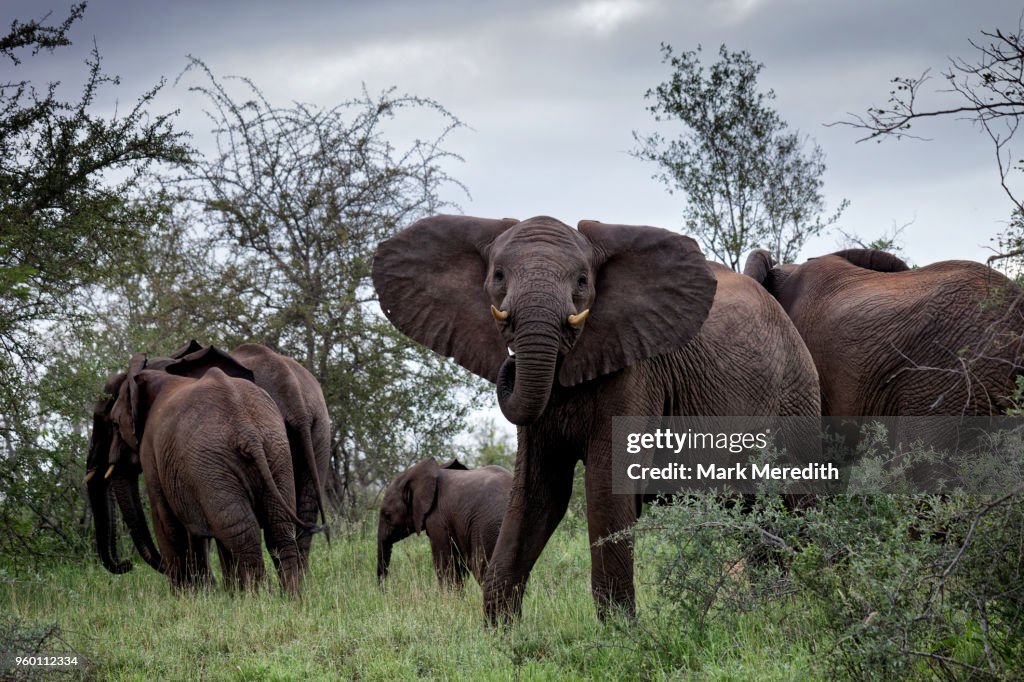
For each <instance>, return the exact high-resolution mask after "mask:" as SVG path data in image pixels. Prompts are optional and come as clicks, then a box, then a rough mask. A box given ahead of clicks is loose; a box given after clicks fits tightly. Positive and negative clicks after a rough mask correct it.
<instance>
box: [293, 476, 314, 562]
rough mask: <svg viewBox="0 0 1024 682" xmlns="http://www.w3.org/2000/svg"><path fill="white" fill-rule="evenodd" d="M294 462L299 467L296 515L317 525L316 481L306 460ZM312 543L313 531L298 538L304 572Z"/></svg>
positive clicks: (311, 524)
mask: <svg viewBox="0 0 1024 682" xmlns="http://www.w3.org/2000/svg"><path fill="white" fill-rule="evenodd" d="M292 464H293V466H296V467H298V468H296V469H295V504H296V516H298V517H299V519H301V520H302V522H303V523H305V524H307V525H310V526H314V525H317V521H318V520H319V519H318V518H317V515H318V513H319V512H318V511H317V506H316V483H315V482H314V480H313V477H312V476H310V475H309V472H308V471H307V468H306V465H305V462H304V461H298V462H296V461H295V460H293V461H292ZM312 543H313V535H312V534H311V533H303V534H302V535H301V536H300V537H299V538H297V539H296V544H297V545H298V549H299V567H300V570H302V572H303V573H305V572H306V569H307V568H308V567H309V548H310V545H312Z"/></svg>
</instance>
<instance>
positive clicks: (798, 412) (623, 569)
mask: <svg viewBox="0 0 1024 682" xmlns="http://www.w3.org/2000/svg"><path fill="white" fill-rule="evenodd" d="M373 282H374V286H375V287H376V290H377V293H378V295H379V298H380V304H381V308H382V309H383V311H384V313H385V315H386V316H387V317H388V319H389V320H391V322H392V323H393V324H394V325H395V326H396V327H397V328H398V329H400V330H401V331H402V332H404V333H405V334H407V335H408V336H410V337H411V338H413V339H414V340H416V341H419V342H420V343H423V344H425V345H426V346H428V347H430V348H432V349H433V350H435V351H436V352H438V353H440V354H442V355H445V356H449V357H453V358H454V359H455V360H456V362H458V363H459V364H461V365H462V366H464V367H466V368H467V369H469V370H470V371H472V372H475V373H476V374H478V375H480V376H482V377H484V378H485V379H487V380H489V381H491V382H493V383H495V384H496V387H497V398H498V404H499V406H500V407H501V410H502V412H503V413H504V414H505V416H506V418H508V419H509V421H511V422H512V423H514V424H517V425H518V426H519V429H518V451H517V455H516V467H515V473H514V480H513V484H512V490H511V492H510V494H509V501H508V507H507V510H506V512H505V517H504V519H503V522H502V525H501V532H500V534H499V536H498V542H497V545H496V546H495V548H494V553H493V554H492V556H491V561H490V565H489V567H488V570H487V576H486V578H485V580H484V589H483V592H484V609H485V612H486V615H487V617H488V618H489V620H490V621H491V622H495V621H498V620H509V619H511V618H515V617H518V616H519V614H520V613H521V609H522V599H523V593H524V591H525V588H526V583H527V580H528V578H529V575H530V572H531V570H532V569H533V565H534V563H535V562H536V560H537V558H538V557H539V556H540V553H541V551H542V550H543V548H544V546H545V544H546V543H547V541H548V539H549V538H550V536H551V534H552V533H553V532H554V530H555V528H556V527H557V525H558V523H559V521H561V519H562V517H563V516H564V514H565V511H566V508H567V506H568V503H569V498H570V495H571V492H572V481H573V470H574V467H575V464H576V462H577V461H580V460H582V461H583V462H584V464H585V466H586V471H585V486H586V502H587V526H588V532H589V536H590V541H591V549H590V552H591V589H592V592H593V595H594V598H595V601H596V603H597V605H598V612H599V614H600V615H601V616H602V617H603V616H604V615H605V614H606V613H607V612H608V610H609V609H619V610H624V611H626V612H627V613H633V612H634V609H635V594H634V585H633V549H632V545H631V543H630V542H629V541H628V540H620V541H616V542H604V543H600V544H598V543H597V541H598V540H600V539H602V538H606V537H607V536H609V535H612V534H614V533H616V532H618V531H621V530H623V529H626V528H628V527H629V526H630V525H632V524H633V522H634V521H635V520H636V518H637V514H638V513H639V509H640V506H641V505H640V501H639V499H638V498H636V497H634V496H631V495H615V494H613V493H612V418H613V417H615V416H625V415H635V416H660V415H683V416H686V415H705V416H766V415H768V416H776V415H777V416H817V415H818V414H819V411H820V405H819V401H818V378H817V374H816V372H815V369H814V363H813V361H812V360H811V356H810V355H809V354H808V352H807V349H806V348H804V345H803V342H802V341H801V340H800V337H799V335H798V334H797V332H796V330H795V329H794V328H793V324H792V323H791V322H790V321H789V318H787V317H786V314H785V312H784V311H783V310H782V308H781V307H780V306H779V304H778V303H777V302H776V301H775V300H774V299H773V298H772V297H771V296H769V295H768V294H767V292H765V291H764V289H763V288H761V287H759V286H757V284H756V283H755V282H753V281H752V280H751V279H750V278H748V277H744V276H743V275H740V274H736V273H733V272H732V271H731V270H728V269H727V268H725V267H724V266H720V265H717V264H713V263H709V262H708V261H707V260H706V259H705V258H704V256H703V254H702V253H701V252H700V250H699V249H698V248H697V245H696V243H695V242H694V241H693V240H692V239H690V238H688V237H684V236H682V235H679V234H676V233H673V232H669V231H667V230H662V229H658V228H654V227H640V226H624V225H608V224H602V223H599V222H595V221H583V222H581V223H580V224H579V229H578V230H576V229H573V228H571V227H569V226H568V225H565V224H564V223H561V222H559V221H557V220H555V219H553V218H549V217H536V218H531V219H529V220H526V221H524V222H517V221H515V220H485V219H481V218H472V217H468V216H434V217H431V218H426V219H423V220H420V221H418V222H417V223H415V224H413V225H411V226H410V227H408V228H406V229H404V230H402V231H401V232H399V233H398V234H397V235H395V236H394V237H392V238H390V239H388V240H385V241H384V242H382V243H381V244H380V245H379V246H378V248H377V252H376V255H375V258H374V262H373ZM510 349H511V350H512V351H513V352H514V353H515V354H514V355H510V354H509V350H510Z"/></svg>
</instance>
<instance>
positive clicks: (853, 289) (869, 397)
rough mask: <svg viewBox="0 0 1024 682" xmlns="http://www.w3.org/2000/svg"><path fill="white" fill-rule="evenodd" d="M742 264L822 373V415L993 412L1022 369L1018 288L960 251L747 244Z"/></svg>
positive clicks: (1002, 406)
mask: <svg viewBox="0 0 1024 682" xmlns="http://www.w3.org/2000/svg"><path fill="white" fill-rule="evenodd" d="M744 272H745V274H747V275H748V276H750V277H752V278H753V279H754V280H756V281H757V282H759V283H761V285H762V286H763V287H764V288H765V290H767V291H768V292H770V293H771V294H772V295H773V296H774V297H775V298H776V299H778V301H779V303H780V304H781V305H782V307H783V308H784V309H785V310H786V313H787V314H788V315H789V317H790V319H792V320H793V324H794V325H795V326H796V329H797V331H799V332H800V336H801V337H802V338H803V340H804V342H805V343H806V345H807V348H808V350H809V351H810V353H811V356H812V357H813V358H814V363H815V365H816V367H817V369H818V374H819V377H820V379H821V408H822V413H823V414H824V415H828V416H843V417H847V416H848V417H860V416H914V417H923V416H933V415H934V416H940V415H953V416H960V415H963V416H987V415H995V414H1002V413H1004V412H1005V410H1006V409H1007V408H1008V407H1010V400H1009V398H1010V396H1012V395H1013V393H1014V390H1015V387H1016V379H1017V377H1018V376H1020V375H1021V373H1022V369H1024V364H1022V355H1021V354H1022V350H1024V297H1022V293H1024V292H1022V290H1021V288H1020V287H1019V286H1017V285H1016V284H1015V283H1014V282H1012V281H1011V280H1009V279H1007V278H1006V277H1004V276H1003V275H1002V274H1000V273H998V272H996V271H995V270H993V269H991V268H989V267H987V266H985V265H982V264H981V263H975V262H971V261H961V260H953V261H942V262H939V263H933V264H931V265H926V266H924V267H920V268H913V269H911V268H910V267H908V266H907V264H906V263H904V262H903V261H902V260H901V259H899V258H898V257H896V256H894V255H892V254H889V253H885V252H882V251H876V250H871V249H849V250H845V251H839V252H836V253H833V254H830V255H827V256H822V257H819V258H812V259H810V260H808V261H807V262H806V263H803V264H801V265H795V264H792V265H790V264H787V265H778V266H776V265H775V263H774V262H773V261H772V259H771V256H770V255H769V254H768V252H767V251H764V250H757V251H754V252H752V253H751V254H750V256H748V258H747V262H746V265H745V268H744Z"/></svg>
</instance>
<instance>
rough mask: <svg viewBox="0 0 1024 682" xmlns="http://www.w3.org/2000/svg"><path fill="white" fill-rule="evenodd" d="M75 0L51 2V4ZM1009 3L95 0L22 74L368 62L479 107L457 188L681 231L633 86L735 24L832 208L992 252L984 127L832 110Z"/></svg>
mask: <svg viewBox="0 0 1024 682" xmlns="http://www.w3.org/2000/svg"><path fill="white" fill-rule="evenodd" d="M69 6H70V3H67V2H51V3H50V4H49V7H50V8H51V9H53V11H54V13H53V17H52V19H53V20H54V21H57V20H59V19H62V18H63V17H64V16H65V15H66V12H67V8H68V7H69ZM45 11H46V3H45V0H44V2H39V1H38V0H35V1H32V2H27V1H25V0H14V1H13V2H11V1H10V0H8V1H7V2H5V3H3V8H2V9H0V19H3V21H4V26H6V25H9V23H10V21H11V20H13V19H15V18H18V19H23V20H24V19H30V18H38V17H39V16H41V15H42V14H43V13H44V12H45ZM1021 11H1022V6H1021V3H1020V2H1019V0H1017V2H1012V1H1009V0H984V1H983V2H970V3H969V2H962V1H953V0H933V1H928V2H925V1H917V2H900V1H899V0H859V1H858V2H850V1H839V0H835V1H830V0H813V1H812V0H710V1H704V2H697V1H696V0H693V1H680V0H676V1H670V0H558V1H554V2H516V3H488V2H480V1H478V0H477V1H468V0H456V1H450V2H424V1H423V0H417V1H414V0H390V1H389V0H377V1H375V2H354V1H344V0H340V1H339V0H334V1H331V2H327V1H323V2H281V1H280V0H274V1H270V2H265V1H262V0H258V1H254V0H246V1H244V2H243V1H240V0H229V1H224V0H221V1H218V2H198V1H191V0H179V1H178V2H173V3H171V2H153V1H138V0H136V1H133V2H127V1H115V0H93V1H92V2H90V5H89V8H88V10H87V11H86V15H85V18H84V19H83V20H82V21H80V22H79V23H78V24H76V26H75V28H74V29H73V33H72V38H73V39H74V41H75V47H74V48H73V49H70V50H68V49H65V50H60V51H58V52H57V53H56V54H55V55H53V56H50V55H41V56H39V57H36V58H33V59H30V60H28V61H27V63H26V66H27V68H26V69H23V70H22V72H21V73H19V74H18V75H19V77H24V76H25V75H29V76H31V77H32V78H33V79H34V80H35V81H36V82H37V83H41V82H43V81H45V80H48V79H62V80H64V81H65V82H66V83H78V82H80V79H81V76H82V74H83V73H84V70H85V67H84V65H83V64H82V60H83V59H84V57H85V53H86V51H87V50H88V48H90V47H91V45H92V41H93V39H95V41H96V44H97V45H98V47H99V49H100V52H101V54H102V56H103V58H104V66H105V69H106V71H107V72H108V73H112V74H118V75H120V76H121V78H122V85H121V86H120V87H119V88H117V90H116V92H117V95H118V97H119V98H120V100H121V106H122V107H123V106H126V105H128V104H129V103H131V102H132V101H134V99H135V97H137V96H138V95H139V94H140V93H141V92H143V91H144V90H145V89H147V88H148V87H149V86H151V85H153V84H154V83H155V82H156V81H157V80H158V79H159V78H160V77H161V76H164V77H167V78H168V79H170V80H172V81H173V79H174V77H175V76H176V75H177V74H179V73H180V72H181V70H182V69H183V68H184V66H185V64H186V55H187V54H192V55H195V56H197V57H199V58H201V59H203V60H204V61H205V62H206V63H207V64H208V65H209V67H210V68H211V69H212V70H213V71H214V73H215V74H217V75H218V76H226V75H243V76H247V77H249V78H251V79H252V80H254V81H255V82H256V83H257V84H258V85H259V86H260V87H261V88H262V89H263V90H264V92H265V94H266V95H267V96H268V98H269V99H270V100H271V101H273V102H277V103H281V104H287V103H288V102H290V101H292V100H299V101H304V102H312V103H317V104H321V105H325V106H329V105H333V104H337V103H339V102H341V101H342V100H345V99H349V98H351V97H354V96H357V95H358V94H359V92H360V87H361V83H365V85H366V87H367V89H368V90H369V91H370V92H371V93H376V92H379V91H381V90H383V89H385V88H388V87H390V86H397V88H398V90H399V91H400V92H404V93H409V94H415V95H421V96H425V97H430V98H433V99H435V100H437V101H438V102H440V103H441V104H442V105H443V106H445V107H446V108H448V109H449V110H450V111H451V112H452V113H454V114H455V115H456V116H458V117H459V118H460V119H462V120H463V121H464V122H465V123H466V124H468V125H469V126H471V127H472V130H463V131H461V132H459V133H458V134H457V135H456V136H454V137H453V138H452V139H451V143H450V145H449V149H450V150H451V151H453V152H456V153H458V154H461V155H462V156H463V157H465V163H463V164H460V165H458V166H456V167H453V168H452V172H453V174H454V175H455V176H456V177H457V178H459V179H460V180H461V181H462V182H464V183H465V185H466V186H467V187H468V189H469V191H470V193H471V198H466V197H465V196H460V195H458V194H455V193H454V192H452V196H451V198H452V199H454V200H456V201H458V202H459V204H460V205H461V207H462V209H463V210H464V212H465V213H467V214H472V215H479V216H483V217H517V218H521V219H522V218H527V217H530V216H533V215H538V214H548V215H552V216H555V217H556V218H559V219H561V220H563V221H565V222H567V223H570V224H575V223H576V221H577V220H579V219H581V218H593V219H598V220H602V221H605V222H621V223H640V224H649V225H657V226H661V227H666V228H671V229H676V230H678V229H679V228H680V226H681V222H682V221H681V217H680V216H681V209H682V206H683V201H684V199H683V197H681V196H679V195H670V194H668V192H666V190H665V188H664V186H663V185H662V184H660V183H659V182H658V181H656V180H653V179H651V175H652V174H653V173H654V172H655V168H654V167H653V166H652V165H650V164H647V163H643V162H641V161H639V160H637V159H635V158H633V157H632V156H630V155H629V153H628V152H629V150H630V149H632V148H633V147H634V142H633V139H632V131H633V130H640V131H650V130H652V125H653V121H652V119H651V116H650V114H649V113H647V112H646V111H645V102H644V99H643V94H644V92H645V91H646V90H647V89H648V88H650V87H653V86H655V85H657V84H658V83H659V82H661V81H662V80H664V79H665V78H666V77H667V76H668V73H669V72H668V69H667V67H666V66H665V65H663V64H662V63H661V59H660V52H659V49H658V46H659V43H660V42H663V41H664V42H667V43H670V44H671V45H672V46H673V47H674V48H675V49H676V51H677V52H678V51H684V50H688V49H692V48H694V47H696V46H697V45H698V44H702V45H703V46H704V52H705V55H706V56H705V60H706V61H707V60H711V59H713V58H715V57H716V54H717V49H718V46H719V45H720V44H722V43H725V44H726V45H728V47H729V48H730V49H732V50H739V49H745V50H748V51H749V52H750V53H751V54H752V56H753V57H754V58H755V59H756V60H758V61H760V62H763V63H764V64H765V69H764V71H763V72H762V75H761V81H760V82H761V85H762V87H763V88H773V89H774V90H775V92H776V95H777V99H776V101H775V106H776V108H777V110H778V111H779V113H780V114H781V116H782V117H783V119H784V120H786V121H787V122H788V123H789V124H790V125H791V126H792V127H793V128H797V129H799V130H801V131H803V132H805V133H808V134H809V135H811V136H812V137H813V139H815V140H816V141H817V142H818V143H819V144H820V145H821V147H822V148H823V150H824V151H825V154H826V157H827V162H828V171H827V173H826V176H825V188H826V197H827V200H828V205H829V207H830V208H832V207H834V206H835V205H836V204H837V203H838V202H839V201H840V200H841V199H842V198H847V199H849V200H850V207H849V209H848V210H847V211H846V213H845V214H844V216H843V219H842V221H841V226H842V227H843V228H844V229H846V230H848V231H852V232H855V233H857V234H860V235H861V236H864V237H867V238H874V237H876V236H879V235H880V234H882V233H883V232H884V231H885V230H886V229H888V228H890V227H891V226H892V225H893V224H894V223H895V224H903V223H909V222H912V224H911V225H910V226H909V227H908V228H907V229H906V231H905V233H904V242H905V252H906V254H907V255H908V257H909V258H910V259H911V260H912V261H913V262H915V263H917V264H926V263H929V262H932V261H935V260H943V259H949V258H970V259H975V260H981V259H984V258H985V257H986V256H987V255H988V253H989V252H988V251H987V250H986V247H987V246H988V245H989V243H990V242H989V240H990V238H991V237H993V236H994V235H995V234H997V233H998V232H999V231H1001V230H1002V229H1003V227H1004V225H1005V222H1006V220H1007V218H1008V216H1009V213H1010V208H1011V207H1010V204H1009V202H1008V200H1007V199H1006V197H1005V195H1004V194H1003V192H1002V190H1001V189H1000V187H999V178H998V174H997V170H996V165H995V161H994V152H993V150H992V148H991V143H990V142H989V141H988V139H987V138H986V137H985V136H984V135H983V134H982V133H981V132H980V131H978V130H977V129H975V128H974V127H972V126H971V125H970V124H968V123H965V122H959V123H956V122H946V123H935V124H933V125H928V126H922V128H921V129H920V131H919V132H921V133H922V134H925V135H928V136H929V137H932V138H933V141H931V142H917V141H902V142H898V143H897V142H895V141H888V142H885V143H883V144H875V143H861V144H855V140H856V139H857V138H858V137H859V135H858V134H857V131H854V130H851V129H849V128H844V127H831V128H827V127H824V126H823V124H824V123H827V122H830V121H836V120H839V119H843V118H846V117H847V116H848V113H849V112H863V111H864V110H865V109H866V107H868V106H869V105H872V104H881V103H883V102H884V101H885V99H886V97H887V93H888V91H889V81H890V79H891V78H892V77H893V76H896V75H918V74H920V73H921V72H923V71H924V70H925V69H927V68H932V69H933V71H934V72H936V73H937V72H938V71H939V70H941V69H942V68H944V67H945V66H946V64H947V60H948V58H949V57H951V56H962V57H965V58H968V59H972V58H973V57H974V53H973V50H972V48H971V47H970V45H969V43H968V40H970V39H978V38H980V35H979V32H980V31H981V30H991V29H995V28H997V27H998V28H1002V29H1004V30H1011V31H1012V30H1016V28H1017V26H1018V22H1019V20H1020V15H1021ZM2 68H3V69H5V70H6V69H8V68H9V66H8V65H7V64H4V65H3V67H2ZM0 80H3V79H2V78H0ZM191 82H192V83H195V82H196V81H195V80H193V81H191ZM935 83H936V84H938V80H936V81H935ZM188 84H190V83H189V81H188V78H186V79H185V81H184V82H183V83H180V84H178V85H177V86H173V87H172V86H170V85H169V86H168V88H167V89H166V91H165V92H164V94H163V95H162V96H161V99H160V100H159V102H158V106H159V107H160V108H167V109H171V108H178V107H180V108H181V109H182V113H181V115H180V118H179V124H180V126H181V127H183V128H186V129H189V130H192V131H194V132H197V133H199V132H202V131H204V130H205V129H206V128H208V126H207V125H206V123H205V121H204V119H203V117H202V115H201V107H202V101H201V100H200V99H199V98H198V97H197V96H196V95H193V94H190V93H189V92H188V90H187V85H188ZM110 92H113V91H110ZM417 132H418V133H419V134H421V135H427V134H429V133H431V132H436V130H434V129H433V128H424V129H423V130H420V131H415V130H410V131H409V134H415V133H417ZM202 139H203V138H202V137H201V136H200V137H197V140H199V141H200V142H201V140H202ZM1021 145H1024V140H1022V141H1021ZM1021 145H1018V146H1021ZM837 239H838V236H837V235H834V234H833V235H828V236H825V237H822V238H819V239H817V240H815V241H814V242H812V243H810V244H808V245H807V246H806V247H805V249H804V252H803V254H802V256H803V257H809V256H814V255H818V254H820V253H824V252H828V251H832V250H835V248H836V246H837Z"/></svg>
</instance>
